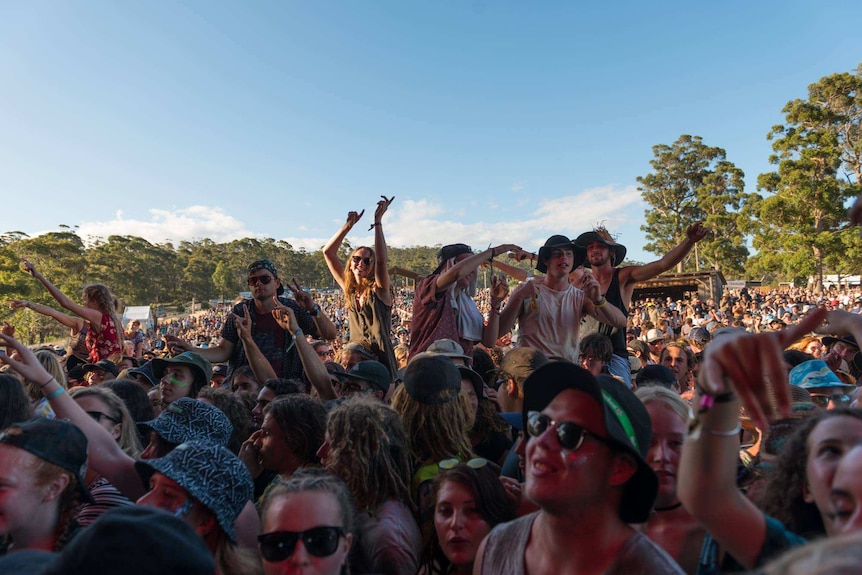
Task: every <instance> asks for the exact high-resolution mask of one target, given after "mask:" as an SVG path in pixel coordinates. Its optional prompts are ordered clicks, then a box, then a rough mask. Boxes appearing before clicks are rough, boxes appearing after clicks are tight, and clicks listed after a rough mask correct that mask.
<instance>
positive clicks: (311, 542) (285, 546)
mask: <svg viewBox="0 0 862 575" xmlns="http://www.w3.org/2000/svg"><path fill="white" fill-rule="evenodd" d="M342 535H344V529H343V528H341V527H312V528H311V529H307V530H305V531H300V532H298V533H297V532H296V531H273V532H272V533H264V534H263V535H258V536H257V541H258V543H259V545H260V554H261V555H262V556H263V558H264V560H266V561H269V562H270V563H278V562H279V561H284V560H285V559H287V558H288V557H290V556H291V555H293V551H294V550H295V549H296V543H297V542H298V541H299V540H300V539H302V544H303V545H305V550H306V551H308V553H309V554H310V555H314V556H315V557H329V556H330V555H332V554H333V553H335V550H336V549H338V540H339V539H340V538H341V536H342Z"/></svg>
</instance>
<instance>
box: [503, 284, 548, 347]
mask: <svg viewBox="0 0 862 575" xmlns="http://www.w3.org/2000/svg"><path fill="white" fill-rule="evenodd" d="M537 281H539V282H540V281H542V280H540V279H537V280H533V281H528V282H524V283H522V284H520V285H519V286H518V287H516V288H515V291H513V292H512V295H511V296H509V301H507V302H506V308H505V309H504V310H503V313H502V314H501V315H500V323H499V326H498V327H497V336H498V337H499V336H500V335H501V334H506V333H509V332H510V331H512V328H513V327H515V320H517V319H518V315H519V314H520V313H521V306H522V305H523V304H524V301H526V300H528V299H530V298H531V297H533V296H534V295H535V294H536V286H535V284H536V282H537Z"/></svg>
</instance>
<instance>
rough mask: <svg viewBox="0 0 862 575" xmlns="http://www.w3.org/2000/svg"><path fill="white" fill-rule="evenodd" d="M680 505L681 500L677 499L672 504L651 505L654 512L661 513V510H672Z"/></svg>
mask: <svg viewBox="0 0 862 575" xmlns="http://www.w3.org/2000/svg"><path fill="white" fill-rule="evenodd" d="M680 507H682V501H677V502H676V503H674V504H673V505H668V506H667V507H653V508H652V510H653V511H655V512H656V513H661V512H662V511H673V510H674V509H679V508H680Z"/></svg>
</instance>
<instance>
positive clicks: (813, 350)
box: [802, 339, 823, 359]
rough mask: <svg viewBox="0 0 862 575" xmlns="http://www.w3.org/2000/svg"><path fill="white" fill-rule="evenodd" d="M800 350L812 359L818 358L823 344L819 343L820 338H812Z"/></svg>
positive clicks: (820, 356) (821, 354)
mask: <svg viewBox="0 0 862 575" xmlns="http://www.w3.org/2000/svg"><path fill="white" fill-rule="evenodd" d="M802 351H804V352H805V353H807V354H809V355H811V356H813V357H814V359H820V358H822V357H823V344H822V343H820V340H817V339H812V340H811V341H809V342H808V344H807V345H806V346H805V349H803V350H802Z"/></svg>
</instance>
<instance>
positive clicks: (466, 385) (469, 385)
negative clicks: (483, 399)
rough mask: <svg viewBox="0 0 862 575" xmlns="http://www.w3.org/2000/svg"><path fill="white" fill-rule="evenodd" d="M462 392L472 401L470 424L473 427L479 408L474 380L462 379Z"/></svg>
mask: <svg viewBox="0 0 862 575" xmlns="http://www.w3.org/2000/svg"><path fill="white" fill-rule="evenodd" d="M461 393H463V394H464V395H466V396H467V401H468V402H469V403H470V425H469V427H470V428H472V427H473V424H474V423H475V422H476V411H478V409H479V398H478V397H477V396H476V388H475V387H473V382H472V381H470V380H469V379H466V378H464V379H462V380H461Z"/></svg>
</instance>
